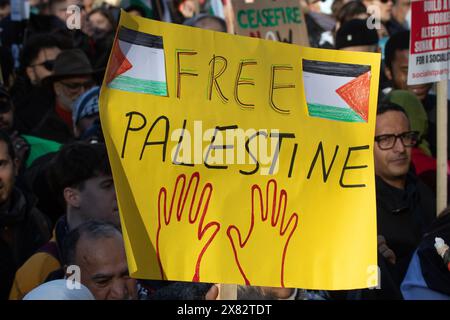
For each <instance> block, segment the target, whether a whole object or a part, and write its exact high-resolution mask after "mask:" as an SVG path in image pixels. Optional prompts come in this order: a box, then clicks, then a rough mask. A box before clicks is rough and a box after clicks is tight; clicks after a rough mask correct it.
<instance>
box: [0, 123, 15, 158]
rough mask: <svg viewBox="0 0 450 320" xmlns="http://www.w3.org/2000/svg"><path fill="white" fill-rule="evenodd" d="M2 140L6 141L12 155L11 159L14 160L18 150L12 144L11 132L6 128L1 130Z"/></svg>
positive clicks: (0, 139) (0, 136)
mask: <svg viewBox="0 0 450 320" xmlns="http://www.w3.org/2000/svg"><path fill="white" fill-rule="evenodd" d="M0 141H3V142H4V143H6V146H7V147H8V154H9V156H10V157H11V160H13V161H14V159H15V158H16V152H15V151H14V147H13V145H12V141H11V138H10V137H9V134H8V133H7V132H6V131H4V130H0Z"/></svg>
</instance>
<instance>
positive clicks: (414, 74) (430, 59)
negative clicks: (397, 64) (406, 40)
mask: <svg viewBox="0 0 450 320" xmlns="http://www.w3.org/2000/svg"><path fill="white" fill-rule="evenodd" d="M449 10H450V2H449V0H416V1H412V3H411V35H410V56H409V62H408V84H410V85H413V84H422V83H429V82H437V81H440V80H443V79H446V78H447V77H448V74H449V64H448V60H449V58H450V50H449V49H450V11H449Z"/></svg>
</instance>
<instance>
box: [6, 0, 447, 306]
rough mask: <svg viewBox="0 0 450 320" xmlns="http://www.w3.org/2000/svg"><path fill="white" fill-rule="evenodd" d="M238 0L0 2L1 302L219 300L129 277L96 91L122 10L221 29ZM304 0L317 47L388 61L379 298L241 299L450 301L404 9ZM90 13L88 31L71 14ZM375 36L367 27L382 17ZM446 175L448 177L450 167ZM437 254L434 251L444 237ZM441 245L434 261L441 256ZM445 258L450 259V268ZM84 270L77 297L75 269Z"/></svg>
mask: <svg viewBox="0 0 450 320" xmlns="http://www.w3.org/2000/svg"><path fill="white" fill-rule="evenodd" d="M228 1H230V0H217V1H214V0H211V1H208V0H203V1H202V0H197V1H194V0H151V1H149V3H148V5H144V4H143V2H140V1H133V0H123V1H122V2H121V3H116V4H115V5H112V4H111V3H110V2H101V1H97V0H95V1H93V0H30V6H31V8H30V12H31V14H30V16H29V18H28V19H26V20H22V21H14V20H13V19H12V18H11V4H10V2H9V0H0V67H1V78H0V80H1V85H0V299H155V300H158V299H215V298H217V295H218V288H217V286H216V285H214V284H196V283H183V282H170V281H148V280H139V279H133V278H131V277H130V276H129V274H128V267H127V261H126V255H125V248H124V242H123V238H122V233H121V228H120V219H119V213H118V205H117V199H116V194H115V188H114V181H113V178H112V173H111V167H110V164H109V161H108V155H107V152H106V148H105V145H104V139H103V134H102V130H101V123H100V120H99V107H98V99H99V86H100V85H101V82H102V80H103V76H104V73H105V69H106V64H107V61H108V58H109V54H110V51H111V47H112V44H113V40H114V35H115V31H116V26H117V23H118V17H119V14H120V9H124V10H125V11H127V12H129V13H130V14H134V15H139V16H142V17H146V18H151V19H156V20H161V21H166V22H172V23H179V24H185V25H189V26H193V27H200V28H205V29H210V30H214V31H219V32H227V31H229V30H230V26H229V25H227V19H225V17H224V16H223V12H224V10H223V6H226V5H227V2H228ZM320 2H321V1H320V0H302V1H301V3H302V10H303V12H304V14H305V21H306V25H307V30H308V37H309V42H310V45H311V46H312V47H319V48H328V49H336V50H349V51H365V52H381V53H382V54H381V59H382V61H381V63H382V68H381V75H380V79H381V80H380V86H379V99H378V100H379V105H378V109H377V116H376V131H375V137H374V159H375V174H376V201H377V228H378V261H379V268H380V270H381V278H380V279H381V288H379V289H376V290H370V289H365V290H348V291H311V290H305V289H301V288H290V289H288V288H269V287H246V286H240V287H239V288H238V299H303V300H337V299H339V300H340V299H346V300H347V299H350V300H353V299H450V271H449V266H448V264H447V263H448V261H447V260H448V257H449V254H448V251H447V252H446V251H445V250H444V249H448V246H447V247H446V244H445V243H449V242H450V220H449V219H450V215H449V214H448V213H449V212H450V211H449V210H445V211H444V212H442V214H440V215H439V216H438V217H436V204H435V202H436V201H435V197H436V95H435V93H434V88H433V86H432V84H425V85H414V86H410V85H408V84H407V73H408V54H409V27H410V25H409V23H410V1H409V0H396V1H394V2H393V1H392V0H334V2H333V4H332V6H331V9H332V14H331V15H330V14H325V13H323V12H321V6H320ZM70 5H77V6H78V7H79V8H80V9H81V13H82V14H81V17H82V21H81V22H82V23H81V27H80V29H73V30H70V29H68V28H67V25H66V19H67V17H68V12H67V8H68V7H69V6H70ZM373 8H377V10H375V12H378V13H379V18H380V24H379V27H378V28H369V27H368V26H369V24H370V23H369V20H370V19H371V15H372V14H373V12H371V10H373ZM449 172H450V170H449ZM436 237H439V238H440V239H442V243H440V245H438V244H437V243H435V238H436ZM438 247H439V248H440V249H439V250H437V248H438ZM446 259H447V260H446ZM73 265H76V266H78V267H79V268H80V271H81V272H80V275H81V279H80V283H81V288H80V289H79V290H68V288H67V282H66V281H62V280H61V279H65V278H67V277H70V271H69V270H68V266H73Z"/></svg>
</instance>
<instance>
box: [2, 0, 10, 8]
mask: <svg viewBox="0 0 450 320" xmlns="http://www.w3.org/2000/svg"><path fill="white" fill-rule="evenodd" d="M9 5H10V1H9V0H0V8H4V7H6V6H9Z"/></svg>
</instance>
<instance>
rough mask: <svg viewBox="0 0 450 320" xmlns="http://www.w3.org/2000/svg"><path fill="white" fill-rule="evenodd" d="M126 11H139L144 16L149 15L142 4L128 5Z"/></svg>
mask: <svg viewBox="0 0 450 320" xmlns="http://www.w3.org/2000/svg"><path fill="white" fill-rule="evenodd" d="M125 11H126V12H130V11H137V12H139V13H140V14H141V16H143V17H144V18H146V17H147V13H146V12H145V9H144V8H142V6H140V5H137V4H134V5H131V6H128V7H126V9H125Z"/></svg>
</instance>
